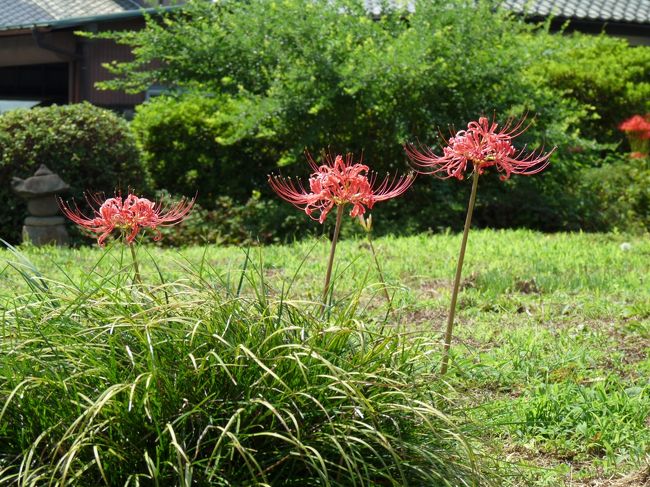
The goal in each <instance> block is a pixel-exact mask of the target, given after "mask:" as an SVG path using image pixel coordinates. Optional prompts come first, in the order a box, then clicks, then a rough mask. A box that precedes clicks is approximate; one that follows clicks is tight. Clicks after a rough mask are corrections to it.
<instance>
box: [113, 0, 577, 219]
mask: <svg viewBox="0 0 650 487" xmlns="http://www.w3.org/2000/svg"><path fill="white" fill-rule="evenodd" d="M446 4H447V2H445V1H434V2H430V1H427V2H417V5H416V8H415V12H413V13H406V12H404V11H402V10H399V9H393V10H391V9H390V8H389V7H386V9H385V12H384V13H385V15H384V16H382V17H381V18H380V19H378V20H373V19H372V18H371V17H370V16H369V15H368V12H367V11H366V9H365V2H363V1H355V0H350V1H348V0H337V1H333V2H317V3H314V2H310V1H307V0H286V1H283V2H281V3H274V2H272V3H270V4H269V3H268V2H266V1H261V0H254V1H252V2H237V1H226V2H218V3H214V2H205V1H191V2H189V3H188V4H187V5H186V7H185V8H184V9H183V10H182V11H179V12H176V13H174V14H171V15H169V16H167V17H165V20H164V21H163V22H158V21H157V20H155V19H150V21H149V22H148V24H147V27H146V28H145V29H144V30H143V31H140V32H138V33H129V34H128V35H125V34H124V33H112V34H105V36H110V37H114V38H116V39H117V40H118V41H120V42H124V43H127V44H130V45H131V46H133V47H134V48H135V52H136V59H135V61H134V62H132V63H116V64H114V65H113V67H112V69H113V71H114V72H115V73H116V74H118V75H119V78H118V79H116V80H113V81H110V82H107V83H105V84H104V87H106V88H115V87H121V88H126V89H131V90H136V91H137V90H140V89H143V88H144V87H145V86H146V85H147V84H149V83H151V82H153V81H156V82H160V83H164V84H167V85H168V86H170V87H178V88H181V89H180V90H178V92H177V93H176V94H175V95H170V96H167V97H164V98H161V99H159V100H154V101H152V102H150V103H149V105H148V106H146V105H145V106H143V107H141V108H140V109H139V110H138V113H137V115H136V118H135V120H134V127H135V128H136V132H137V134H138V138H139V140H140V143H141V145H142V147H143V149H144V151H145V154H146V159H147V162H148V164H149V165H150V167H151V168H152V169H155V171H156V174H157V178H159V181H158V187H159V188H162V189H167V190H169V191H170V192H172V193H187V192H188V191H190V190H191V188H192V187H193V186H194V185H196V187H199V202H200V203H201V205H202V206H204V207H206V208H207V209H211V208H212V207H213V205H214V202H215V201H216V196H223V195H227V196H231V197H232V198H233V200H234V201H236V202H237V203H243V202H244V201H245V199H246V198H248V196H249V195H250V194H251V192H252V191H253V190H259V191H261V192H262V199H265V198H266V197H267V196H269V195H270V192H269V190H268V188H267V185H266V181H265V177H266V174H267V173H268V172H270V171H272V170H273V169H274V168H275V167H277V166H278V165H279V166H285V165H292V166H291V167H286V168H284V169H283V171H284V172H285V173H287V174H288V173H291V174H293V175H304V174H305V170H306V164H304V157H303V155H302V153H303V151H304V149H305V148H307V149H309V150H310V151H311V152H312V153H317V152H318V151H320V150H321V149H323V148H328V147H329V148H330V150H331V151H332V152H336V153H342V152H346V151H352V152H354V153H356V154H361V152H362V151H363V153H364V160H365V161H367V162H368V164H369V165H370V166H371V167H373V168H374V169H376V170H377V171H380V172H381V171H385V170H391V171H395V170H406V169H407V166H406V159H405V156H404V151H403V149H402V144H403V142H404V141H405V140H407V139H411V140H412V139H413V138H414V137H416V136H417V137H420V138H421V139H422V141H423V142H427V143H435V141H436V138H437V137H438V127H442V128H443V129H444V127H446V126H448V125H450V124H456V126H458V127H460V126H462V125H463V124H466V123H467V122H468V121H469V120H471V119H473V118H475V117H476V116H477V115H479V114H481V113H486V114H488V115H491V114H492V113H497V114H498V116H499V118H500V119H501V120H503V119H504V118H505V117H507V116H508V115H523V114H524V113H525V112H526V110H528V111H530V112H533V113H539V117H538V119H537V120H536V122H535V125H534V127H533V128H532V129H531V130H530V131H529V133H528V134H527V139H526V141H528V142H534V143H539V141H546V143H547V145H553V144H565V143H568V141H572V140H573V138H572V137H573V135H572V132H571V130H570V128H571V125H572V124H573V123H574V122H575V120H576V119H577V118H579V114H580V111H579V110H576V107H575V103H574V102H573V101H567V102H564V101H563V100H562V99H558V97H557V93H556V92H555V91H553V90H552V89H551V88H548V87H545V86H543V85H540V84H539V83H538V82H537V81H536V80H534V79H532V77H531V76H530V75H529V74H528V73H527V71H526V69H527V67H528V65H529V61H530V58H531V57H532V56H533V49H532V48H530V47H529V46H528V44H526V43H522V42H520V41H521V37H522V36H524V35H530V27H528V26H527V25H525V24H524V23H523V22H518V21H514V20H512V19H510V18H509V17H508V16H506V15H504V14H502V13H499V12H493V10H492V9H491V7H490V5H488V4H487V3H481V4H479V5H478V6H477V5H475V2H456V3H455V4H454V8H446V6H447V5H446ZM260 46H263V49H262V48H261V47H260ZM154 60H158V61H162V62H160V63H158V64H157V65H156V66H158V67H157V68H156V69H154V70H153V71H142V70H141V68H143V67H145V66H150V65H151V62H152V61H154ZM418 188H419V191H418V192H416V194H413V195H410V196H409V198H410V200H411V202H412V204H410V206H409V205H407V206H406V207H405V208H404V209H403V210H401V211H397V210H396V209H395V210H390V211H388V210H387V211H386V215H388V214H389V213H390V214H391V215H393V216H391V217H390V218H389V217H388V216H387V217H386V218H384V219H383V220H384V221H385V222H387V225H386V228H387V227H389V226H390V227H391V229H401V228H403V227H404V225H403V222H404V221H405V220H409V222H410V223H408V225H407V227H409V228H416V227H417V229H422V228H427V227H432V228H437V227H441V226H449V225H450V224H452V222H455V221H456V216H457V213H456V210H455V208H454V209H453V210H452V211H447V210H446V209H444V210H441V208H442V207H443V205H444V206H446V205H449V204H450V203H451V204H452V206H454V205H453V202H455V201H456V200H464V199H465V194H464V193H465V192H464V189H463V187H462V186H460V185H454V184H450V185H446V186H445V185H442V184H436V183H433V181H428V182H423V183H421V184H418ZM516 188H517V187H515V186H513V189H514V190H516ZM400 203H401V202H400ZM432 207H433V208H436V209H438V210H440V212H439V213H434V214H433V215H432V214H431V212H427V216H426V219H424V218H423V216H422V214H421V213H422V209H423V208H432ZM382 211H383V210H382ZM389 220H390V224H388V222H389ZM510 223H511V222H509V221H506V222H505V224H506V225H507V224H510Z"/></svg>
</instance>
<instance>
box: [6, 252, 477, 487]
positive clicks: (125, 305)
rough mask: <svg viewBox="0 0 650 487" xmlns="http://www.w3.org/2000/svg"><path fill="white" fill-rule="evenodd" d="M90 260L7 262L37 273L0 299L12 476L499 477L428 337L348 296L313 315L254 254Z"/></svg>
mask: <svg viewBox="0 0 650 487" xmlns="http://www.w3.org/2000/svg"><path fill="white" fill-rule="evenodd" d="M93 256H95V257H100V260H99V261H98V262H94V263H93V264H91V267H89V268H86V269H83V270H84V271H85V272H84V273H83V275H82V276H81V277H75V278H71V277H68V278H67V279H66V280H65V281H63V282H56V281H54V280H50V279H48V282H47V283H45V281H44V280H42V279H41V276H40V275H36V274H35V272H34V266H33V265H31V264H29V268H26V267H24V266H23V265H21V264H20V262H21V261H22V263H23V264H24V263H25V262H26V259H25V257H24V256H22V255H21V254H18V255H13V256H12V258H11V259H12V261H13V262H14V263H12V265H13V266H16V268H17V269H18V270H19V271H20V272H21V273H22V275H23V277H24V278H25V280H26V282H27V283H28V284H29V285H30V286H33V287H32V292H31V293H28V294H24V295H21V294H18V293H12V295H10V296H8V297H7V299H6V300H5V301H4V302H3V303H2V304H3V306H2V309H6V310H8V311H6V312H5V313H4V314H3V326H2V340H0V351H1V353H0V357H1V358H0V370H2V374H1V375H0V483H2V484H6V483H9V484H12V483H16V484H19V483H26V484H41V483H48V484H51V485H67V484H68V483H70V482H73V483H75V484H78V485H100V484H104V483H105V484H108V485H124V484H126V483H128V484H135V483H138V482H145V483H148V484H149V483H150V484H152V485H184V486H190V485H224V486H225V485H298V486H303V485H332V486H348V485H368V486H370V485H430V486H452V485H477V486H479V485H486V484H488V483H489V479H488V478H486V476H485V473H484V472H482V471H481V470H480V468H481V465H480V464H479V463H477V462H478V460H479V458H478V457H477V456H476V453H475V452H474V451H473V448H472V447H471V446H470V444H469V443H468V441H467V439H466V438H465V437H464V436H463V434H462V430H461V429H460V428H459V427H458V424H457V423H458V421H457V420H453V419H452V418H451V417H450V416H448V415H446V414H445V413H444V412H443V411H444V410H451V405H450V404H449V402H448V401H447V400H446V399H445V398H444V397H443V396H441V395H440V392H441V391H444V390H445V389H446V387H445V386H444V384H443V383H442V382H441V381H438V382H436V381H432V376H431V372H430V370H431V365H432V364H431V362H430V359H429V353H430V349H431V346H432V344H431V343H430V342H429V341H428V340H426V339H424V338H423V339H413V338H411V337H409V336H408V335H404V334H400V333H398V332H397V331H396V330H394V329H393V328H392V327H385V328H383V329H380V328H378V327H375V326H372V325H366V324H364V323H362V322H360V321H359V320H358V319H356V318H355V316H354V315H355V310H356V308H357V306H358V302H357V303H355V302H354V300H353V301H352V302H349V303H347V304H346V305H344V306H341V307H336V308H335V309H333V310H332V311H331V314H329V315H328V317H327V320H324V319H322V318H319V317H318V316H319V315H320V313H319V312H318V310H319V309H320V306H319V305H318V304H315V305H314V306H313V307H314V308H315V309H316V310H317V311H316V313H314V310H313V309H311V308H312V307H311V306H309V305H306V304H305V303H302V302H294V301H293V300H292V299H291V296H290V295H289V294H277V292H276V291H275V290H273V289H272V288H270V287H269V285H268V283H267V282H266V277H265V269H264V268H263V267H260V268H256V267H255V264H254V263H253V262H256V261H257V259H250V260H249V259H248V255H247V256H246V260H245V262H244V264H243V266H242V268H241V269H233V271H232V273H223V272H222V271H221V270H217V269H215V268H214V267H212V266H211V265H210V264H209V262H208V260H207V259H206V258H203V259H201V260H200V261H199V262H196V261H195V262H192V261H187V262H184V263H183V268H182V275H183V279H179V280H175V281H165V280H164V278H163V277H162V276H163V275H164V274H166V273H167V272H168V267H167V266H162V265H161V266H158V264H156V266H157V268H158V270H159V272H160V274H159V277H160V278H161V279H163V281H164V282H162V283H161V284H160V285H154V286H151V285H147V286H136V285H132V284H131V283H130V282H129V280H130V272H125V270H124V269H125V265H127V266H128V264H126V263H125V262H124V261H123V260H122V259H123V257H124V253H122V254H121V255H120V252H119V250H117V249H113V250H112V251H110V250H109V251H108V253H105V254H99V253H98V252H95V253H94V254H93ZM145 260H146V259H145ZM16 261H18V262H16ZM110 263H112V264H113V265H115V266H116V268H117V270H116V271H115V269H114V270H113V271H109V272H105V270H106V267H105V266H106V265H111V264H110ZM100 266H101V267H100ZM163 273H164V274H163ZM147 279H148V277H147ZM290 287H291V283H289V288H290ZM287 289H288V288H287ZM5 305H6V306H5Z"/></svg>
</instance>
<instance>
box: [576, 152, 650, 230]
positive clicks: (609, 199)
mask: <svg viewBox="0 0 650 487" xmlns="http://www.w3.org/2000/svg"><path fill="white" fill-rule="evenodd" d="M579 188H580V194H581V195H582V197H583V201H585V203H587V204H589V205H590V208H588V210H587V211H588V212H589V213H588V215H589V218H588V219H586V220H585V221H584V222H582V223H583V227H584V228H585V229H587V230H598V229H601V228H611V229H618V230H624V231H628V232H633V233H643V232H648V231H650V163H649V162H648V159H647V158H646V159H629V158H628V157H625V158H622V157H620V158H617V159H616V158H615V159H613V160H610V161H608V162H606V163H605V164H603V165H602V166H601V167H598V168H592V169H589V170H587V171H585V172H584V178H583V180H582V183H581V185H580V187H579Z"/></svg>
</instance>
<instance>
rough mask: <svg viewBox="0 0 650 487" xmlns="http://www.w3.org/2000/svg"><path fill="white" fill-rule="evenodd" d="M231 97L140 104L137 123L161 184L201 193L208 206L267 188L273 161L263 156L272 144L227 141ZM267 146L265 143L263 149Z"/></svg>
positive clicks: (145, 158)
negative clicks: (227, 99)
mask: <svg viewBox="0 0 650 487" xmlns="http://www.w3.org/2000/svg"><path fill="white" fill-rule="evenodd" d="M224 103H225V100H224V99H223V97H218V96H203V95H197V94H185V95H183V96H179V97H174V96H161V97H158V98H155V99H153V100H151V101H149V102H148V103H145V104H143V105H140V106H139V107H138V108H137V111H136V116H135V118H134V120H133V122H132V124H131V127H132V129H133V132H134V134H135V136H136V138H137V140H138V144H139V146H140V149H141V151H142V157H143V161H144V163H145V164H146V166H147V168H148V169H149V171H150V172H151V174H154V175H155V181H154V183H155V186H156V188H157V189H159V190H167V191H169V192H170V193H173V194H183V195H193V194H195V193H196V194H197V198H198V201H199V203H200V204H201V205H202V206H204V207H205V208H207V209H214V208H216V207H218V206H219V204H218V198H219V197H222V196H229V197H231V198H234V199H235V201H238V202H242V203H243V202H244V201H246V199H248V198H249V197H250V195H251V193H252V192H253V191H255V190H257V189H259V188H264V187H266V178H267V174H268V173H269V172H270V171H271V170H272V169H273V168H274V167H275V164H274V162H273V161H269V160H268V159H267V160H264V159H263V158H260V155H261V154H264V153H265V152H266V151H268V150H269V148H268V144H267V143H266V142H265V143H264V144H262V143H261V142H259V141H255V140H249V141H246V143H243V144H238V145H237V146H233V145H232V144H230V143H229V142H228V141H226V140H225V136H226V133H227V131H228V128H227V127H225V126H224V122H223V117H224V112H225V111H226V108H225V104H224ZM263 145H264V146H265V147H263Z"/></svg>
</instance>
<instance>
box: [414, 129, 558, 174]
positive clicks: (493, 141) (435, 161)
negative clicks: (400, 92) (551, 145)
mask: <svg viewBox="0 0 650 487" xmlns="http://www.w3.org/2000/svg"><path fill="white" fill-rule="evenodd" d="M524 121H525V119H521V120H519V121H518V122H516V123H514V122H513V120H512V119H509V120H508V121H507V122H506V123H505V125H504V126H503V127H501V128H499V125H498V124H497V123H496V122H494V121H492V122H489V121H488V119H487V118H486V117H480V118H479V119H478V121H473V122H470V123H469V124H467V130H459V131H458V132H456V133H455V134H454V135H453V136H452V137H450V138H449V140H448V141H447V142H446V145H445V146H444V147H443V149H442V152H443V155H442V156H439V155H437V154H435V153H434V152H433V150H431V149H430V148H426V147H425V148H418V147H416V146H414V145H413V144H408V143H407V144H406V145H405V146H404V149H405V151H406V155H407V156H408V158H409V159H410V160H411V162H412V164H413V166H414V167H415V169H416V171H417V172H419V173H422V174H433V175H435V176H438V177H440V178H443V179H446V178H451V177H454V178H457V179H463V178H464V177H465V173H466V172H467V167H468V165H470V164H471V167H472V169H473V170H474V171H477V172H478V173H479V174H483V172H484V171H485V169H487V168H488V167H491V166H494V167H496V169H497V171H499V172H500V173H502V175H501V179H502V180H505V179H508V178H509V177H510V175H511V174H522V175H531V174H536V173H538V172H540V171H542V170H543V169H544V168H545V167H546V166H547V165H548V163H549V158H550V157H551V154H552V153H553V151H554V150H555V149H552V150H551V151H550V152H548V153H544V150H543V149H541V150H539V151H532V152H526V148H525V147H524V148H523V149H522V150H519V151H517V149H516V148H515V147H514V146H513V145H512V140H513V139H514V138H515V137H517V136H519V135H521V134H522V133H524V132H525V131H526V129H527V128H528V126H524Z"/></svg>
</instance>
